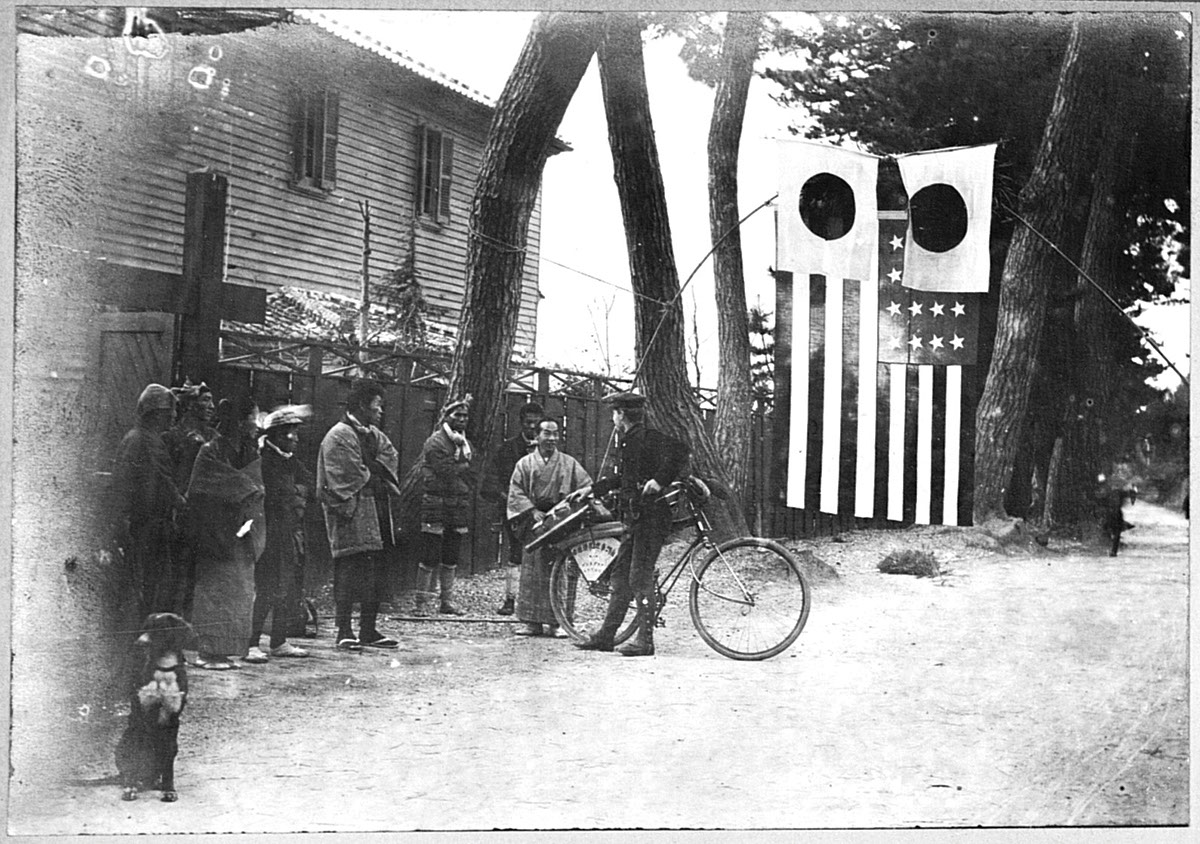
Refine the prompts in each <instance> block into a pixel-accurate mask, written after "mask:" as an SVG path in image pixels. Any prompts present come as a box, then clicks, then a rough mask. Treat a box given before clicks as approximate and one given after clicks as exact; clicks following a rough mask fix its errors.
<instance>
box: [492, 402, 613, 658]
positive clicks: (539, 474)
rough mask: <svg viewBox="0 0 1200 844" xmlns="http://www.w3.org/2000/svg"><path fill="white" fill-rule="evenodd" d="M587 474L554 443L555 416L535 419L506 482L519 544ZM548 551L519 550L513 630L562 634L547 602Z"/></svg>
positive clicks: (526, 633) (530, 537) (587, 478)
mask: <svg viewBox="0 0 1200 844" xmlns="http://www.w3.org/2000/svg"><path fill="white" fill-rule="evenodd" d="M591 482H592V478H591V476H590V475H588V473H587V472H586V471H584V468H583V467H582V466H580V465H579V461H577V460H576V459H575V458H574V457H572V456H571V455H569V454H564V453H563V452H562V451H560V450H559V448H558V422H557V421H556V420H554V419H543V420H542V421H541V422H540V423H539V424H538V432H537V448H536V449H535V450H534V451H533V452H531V453H530V454H527V455H525V456H524V457H522V458H521V459H520V460H518V461H517V465H516V466H514V467H513V472H512V479H511V481H510V483H509V485H508V523H509V525H511V526H512V532H513V534H514V535H516V536H518V537H519V540H518V541H519V543H520V544H519V546H518V547H523V546H524V545H526V544H528V543H529V542H531V541H532V540H533V535H534V531H536V529H537V528H538V526H539V525H540V524H541V523H542V520H543V519H545V518H546V514H547V513H549V512H550V511H551V510H552V509H553V508H554V506H555V505H556V504H559V503H560V502H561V501H562V500H563V499H565V498H566V497H567V496H568V495H570V494H571V493H572V492H574V491H575V490H577V489H581V488H583V487H585V486H588V485H589V484H590V483H591ZM551 562H553V557H552V556H551V555H550V554H549V553H548V552H547V549H546V547H545V546H543V547H542V548H538V549H537V550H535V551H532V552H530V551H524V552H523V553H522V555H521V585H520V589H519V591H518V593H517V602H516V611H517V618H519V619H520V620H521V621H522V622H524V624H523V625H522V626H521V627H518V628H517V630H516V634H517V635H518V636H541V635H543V634H544V635H547V636H553V637H554V638H557V639H562V638H565V637H566V635H567V634H566V633H565V632H563V631H562V630H561V629H560V628H559V626H558V622H557V621H556V620H555V618H554V610H553V609H551V607H550V564H551Z"/></svg>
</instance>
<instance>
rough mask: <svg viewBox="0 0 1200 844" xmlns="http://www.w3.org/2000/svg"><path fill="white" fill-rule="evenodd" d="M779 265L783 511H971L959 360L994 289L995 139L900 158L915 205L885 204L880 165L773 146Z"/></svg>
mask: <svg viewBox="0 0 1200 844" xmlns="http://www.w3.org/2000/svg"><path fill="white" fill-rule="evenodd" d="M779 153H780V157H779V161H780V173H779V185H780V202H779V205H778V207H777V210H776V232H777V240H776V266H777V269H778V270H779V271H782V272H787V273H790V274H791V276H792V279H793V285H792V287H791V290H792V301H791V308H790V310H791V313H792V325H791V336H792V359H791V382H790V387H791V398H790V402H789V403H788V412H789V415H790V419H789V424H788V437H789V440H788V450H787V477H786V495H785V500H786V503H787V505H788V506H789V507H795V508H800V509H806V508H807V509H818V510H820V511H821V512H824V513H834V514H843V515H846V514H851V513H852V514H853V515H854V516H857V517H862V518H888V519H891V520H897V521H912V522H916V523H921V524H930V523H933V522H940V523H942V524H959V523H961V522H964V521H966V520H968V519H969V513H970V502H969V501H963V500H961V499H962V498H963V493H964V492H965V493H966V495H967V497H969V492H970V489H971V484H970V482H969V481H970V478H969V474H970V472H971V468H972V467H971V466H970V463H969V460H964V459H963V454H964V452H967V453H969V452H970V444H969V442H968V438H970V437H972V436H973V431H972V430H971V426H970V425H966V424H964V419H967V418H969V417H968V416H966V415H964V413H963V389H962V381H963V372H962V367H963V366H970V365H973V364H974V363H975V362H976V359H977V347H978V339H977V335H978V328H979V306H980V302H981V300H982V294H983V293H985V292H986V291H987V287H988V272H989V268H990V266H989V256H988V237H989V233H990V226H991V182H992V164H993V161H994V156H995V145H994V144H991V145H987V146H984V147H971V148H956V149H952V150H938V151H933V152H926V153H919V154H915V155H910V156H903V157H901V158H900V159H899V160H898V163H899V166H900V171H901V177H902V178H903V180H904V184H905V188H906V190H907V192H908V195H909V198H910V199H909V210H908V211H907V212H905V211H884V212H880V211H878V209H877V205H876V199H875V197H876V188H877V182H878V171H879V159H878V158H877V157H875V156H872V155H869V154H865V153H861V152H855V151H851V150H844V149H841V148H837V147H831V146H827V145H821V144H813V143H808V142H800V141H793V140H788V141H781V142H780V148H779Z"/></svg>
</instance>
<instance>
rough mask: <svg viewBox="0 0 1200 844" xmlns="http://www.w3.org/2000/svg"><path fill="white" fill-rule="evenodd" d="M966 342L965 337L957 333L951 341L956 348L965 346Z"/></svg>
mask: <svg viewBox="0 0 1200 844" xmlns="http://www.w3.org/2000/svg"><path fill="white" fill-rule="evenodd" d="M964 342H965V341H964V340H963V338H961V337H959V336H958V335H957V334H955V335H954V339H953V340H951V341H950V345H951V346H953V347H954V348H955V349H961V348H962V347H963V343H964Z"/></svg>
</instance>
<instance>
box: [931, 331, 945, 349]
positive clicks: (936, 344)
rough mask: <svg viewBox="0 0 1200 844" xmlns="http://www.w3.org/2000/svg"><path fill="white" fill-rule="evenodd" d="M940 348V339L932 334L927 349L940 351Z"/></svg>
mask: <svg viewBox="0 0 1200 844" xmlns="http://www.w3.org/2000/svg"><path fill="white" fill-rule="evenodd" d="M941 347H942V338H941V337H939V336H937V335H936V334H934V335H933V339H931V340H930V341H929V348H931V349H940V348H941Z"/></svg>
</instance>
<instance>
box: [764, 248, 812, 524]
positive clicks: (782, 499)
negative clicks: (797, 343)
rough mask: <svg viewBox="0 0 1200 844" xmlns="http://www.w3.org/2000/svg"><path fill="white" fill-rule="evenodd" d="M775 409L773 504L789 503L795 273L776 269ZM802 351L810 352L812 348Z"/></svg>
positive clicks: (770, 485)
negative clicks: (793, 288) (793, 286)
mask: <svg viewBox="0 0 1200 844" xmlns="http://www.w3.org/2000/svg"><path fill="white" fill-rule="evenodd" d="M774 275H775V409H774V411H773V412H772V414H771V427H772V434H773V436H772V448H773V451H774V454H772V455H771V457H772V476H771V479H770V481H769V483H768V485H767V486H768V488H769V489H770V492H771V501H772V504H773V506H776V507H781V508H782V507H786V506H787V473H788V455H789V451H788V448H789V443H788V429H789V426H790V424H791V416H792V355H793V354H794V352H793V349H792V274H791V273H790V272H785V271H780V270H776V272H775V274H774ZM799 354H802V355H807V354H808V349H800V350H799Z"/></svg>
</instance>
